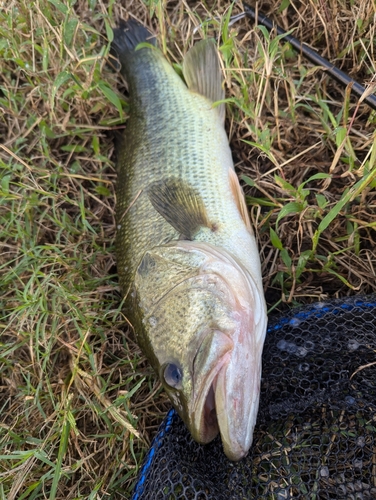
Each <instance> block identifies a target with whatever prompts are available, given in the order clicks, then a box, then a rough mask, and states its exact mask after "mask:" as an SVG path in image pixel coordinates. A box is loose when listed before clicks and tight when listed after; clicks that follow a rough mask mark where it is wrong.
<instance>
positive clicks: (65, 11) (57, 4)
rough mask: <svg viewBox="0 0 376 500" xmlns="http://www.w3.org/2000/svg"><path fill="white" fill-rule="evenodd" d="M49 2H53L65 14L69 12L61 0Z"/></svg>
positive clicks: (50, 1)
mask: <svg viewBox="0 0 376 500" xmlns="http://www.w3.org/2000/svg"><path fill="white" fill-rule="evenodd" d="M48 1H49V3H52V5H54V6H55V7H56V8H57V9H58V10H59V11H60V12H62V13H63V14H68V7H67V6H66V5H64V4H63V2H60V0H48Z"/></svg>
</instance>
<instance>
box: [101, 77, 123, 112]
mask: <svg viewBox="0 0 376 500" xmlns="http://www.w3.org/2000/svg"><path fill="white" fill-rule="evenodd" d="M98 87H99V88H100V89H101V91H102V92H103V94H104V95H105V96H106V97H107V99H108V100H109V101H110V103H111V104H113V105H114V106H115V108H116V109H117V110H118V111H119V114H120V116H121V117H123V109H122V107H121V102H120V99H119V97H118V96H117V95H116V94H115V92H114V91H113V90H112V89H110V87H108V86H107V85H106V84H105V83H104V82H99V83H98Z"/></svg>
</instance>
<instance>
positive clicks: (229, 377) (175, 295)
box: [135, 241, 266, 460]
mask: <svg viewBox="0 0 376 500" xmlns="http://www.w3.org/2000/svg"><path fill="white" fill-rule="evenodd" d="M135 291H136V297H137V306H138V310H139V311H140V318H141V319H140V321H141V322H142V327H141V328H140V329H139V330H140V333H139V342H140V345H141V347H142V348H143V350H144V352H145V353H146V354H147V356H148V357H149V359H150V361H151V363H152V365H153V366H154V369H155V370H156V372H157V373H158V375H159V377H160V379H161V381H162V384H163V386H164V388H165V390H166V392H167V394H168V395H169V398H170V399H171V402H172V404H173V406H174V407H175V409H176V410H177V412H178V413H179V415H180V416H181V417H182V419H183V420H184V422H185V424H186V426H187V427H188V429H189V430H190V432H191V434H192V437H193V438H194V439H195V440H196V441H197V442H199V443H203V444H204V443H208V442H210V441H211V440H212V439H214V438H215V437H216V435H217V434H218V432H219V433H220V434H221V438H222V443H223V447H224V451H225V453H226V455H227V456H228V457H229V458H230V459H231V460H239V459H241V458H242V457H243V456H245V455H246V454H247V452H248V450H249V448H250V446H251V444H252V436H253V430H254V426H255V423H256V418H257V411H258V403H259V394H260V377H261V355H262V347H263V342H264V336H265V331H266V314H265V303H264V299H263V294H262V290H259V289H258V287H257V284H256V281H255V280H254V279H253V278H252V276H250V274H249V273H247V272H246V271H245V270H244V269H242V266H241V265H240V264H239V263H238V262H237V261H236V260H235V259H234V258H233V257H232V256H231V255H230V254H229V253H228V252H226V251H225V250H222V249H217V248H216V247H214V246H212V245H210V244H208V243H201V242H195V241H178V242H175V243H173V244H170V245H166V246H161V247H156V248H154V249H152V250H151V251H149V252H146V254H145V255H144V257H143V260H142V262H141V264H140V266H139V268H138V270H137V273H136V278H135Z"/></svg>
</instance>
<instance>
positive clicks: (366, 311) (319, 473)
mask: <svg viewBox="0 0 376 500" xmlns="http://www.w3.org/2000/svg"><path fill="white" fill-rule="evenodd" d="M375 313H376V296H371V297H360V298H359V297H358V298H352V299H346V300H341V301H338V300H337V301H333V302H328V303H318V304H315V305H310V306H305V307H303V308H300V309H295V310H292V311H291V312H290V313H288V314H285V315H284V316H282V317H279V318H276V319H270V321H269V326H268V334H267V338H266V343H265V349H264V354H263V377H262V386H261V387H262V388H261V403H260V411H259V417H258V423H257V426H256V430H255V433H254V442H253V445H252V448H251V451H250V453H249V455H248V456H247V457H246V458H245V459H243V460H241V461H240V462H238V463H234V462H230V461H229V460H228V459H227V458H226V456H225V455H224V453H223V451H222V446H221V441H220V439H219V438H217V439H216V440H215V441H214V442H212V443H210V444H209V445H205V446H201V445H198V444H197V443H195V442H194V441H192V439H191V437H190V435H189V433H188V431H187V430H186V428H185V426H184V424H183V423H182V421H181V420H180V418H179V417H178V416H177V414H176V413H175V412H174V411H173V410H171V411H170V412H169V413H168V415H167V416H166V418H165V420H164V422H163V424H162V426H161V428H160V430H159V432H158V434H157V436H156V438H155V439H154V441H153V443H152V446H151V448H150V450H149V452H148V455H147V456H146V460H145V463H144V465H143V468H142V470H141V473H140V475H139V478H138V481H137V484H136V488H135V491H134V495H133V500H141V499H153V500H154V499H155V500H158V499H169V500H173V499H200V500H201V499H202V500H204V499H216V500H221V499H225V500H229V499H268V500H284V499H288V498H301V499H310V500H323V499H346V500H362V499H376V355H375V349H376V314H375Z"/></svg>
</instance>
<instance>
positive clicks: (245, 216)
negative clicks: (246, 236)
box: [229, 169, 253, 234]
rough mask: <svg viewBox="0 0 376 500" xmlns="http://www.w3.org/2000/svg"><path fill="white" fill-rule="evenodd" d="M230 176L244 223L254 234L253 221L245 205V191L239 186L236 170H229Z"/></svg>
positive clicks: (233, 192)
mask: <svg viewBox="0 0 376 500" xmlns="http://www.w3.org/2000/svg"><path fill="white" fill-rule="evenodd" d="M229 175H230V187H231V192H232V194H233V196H234V199H235V203H236V206H237V207H238V210H239V212H240V215H241V217H242V219H243V221H244V224H245V225H246V226H247V229H248V231H249V232H250V233H251V234H253V229H252V225H251V221H250V220H249V214H248V208H247V205H246V203H245V198H244V193H243V189H242V187H241V185H240V184H239V179H238V176H237V175H236V173H235V170H232V169H229Z"/></svg>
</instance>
